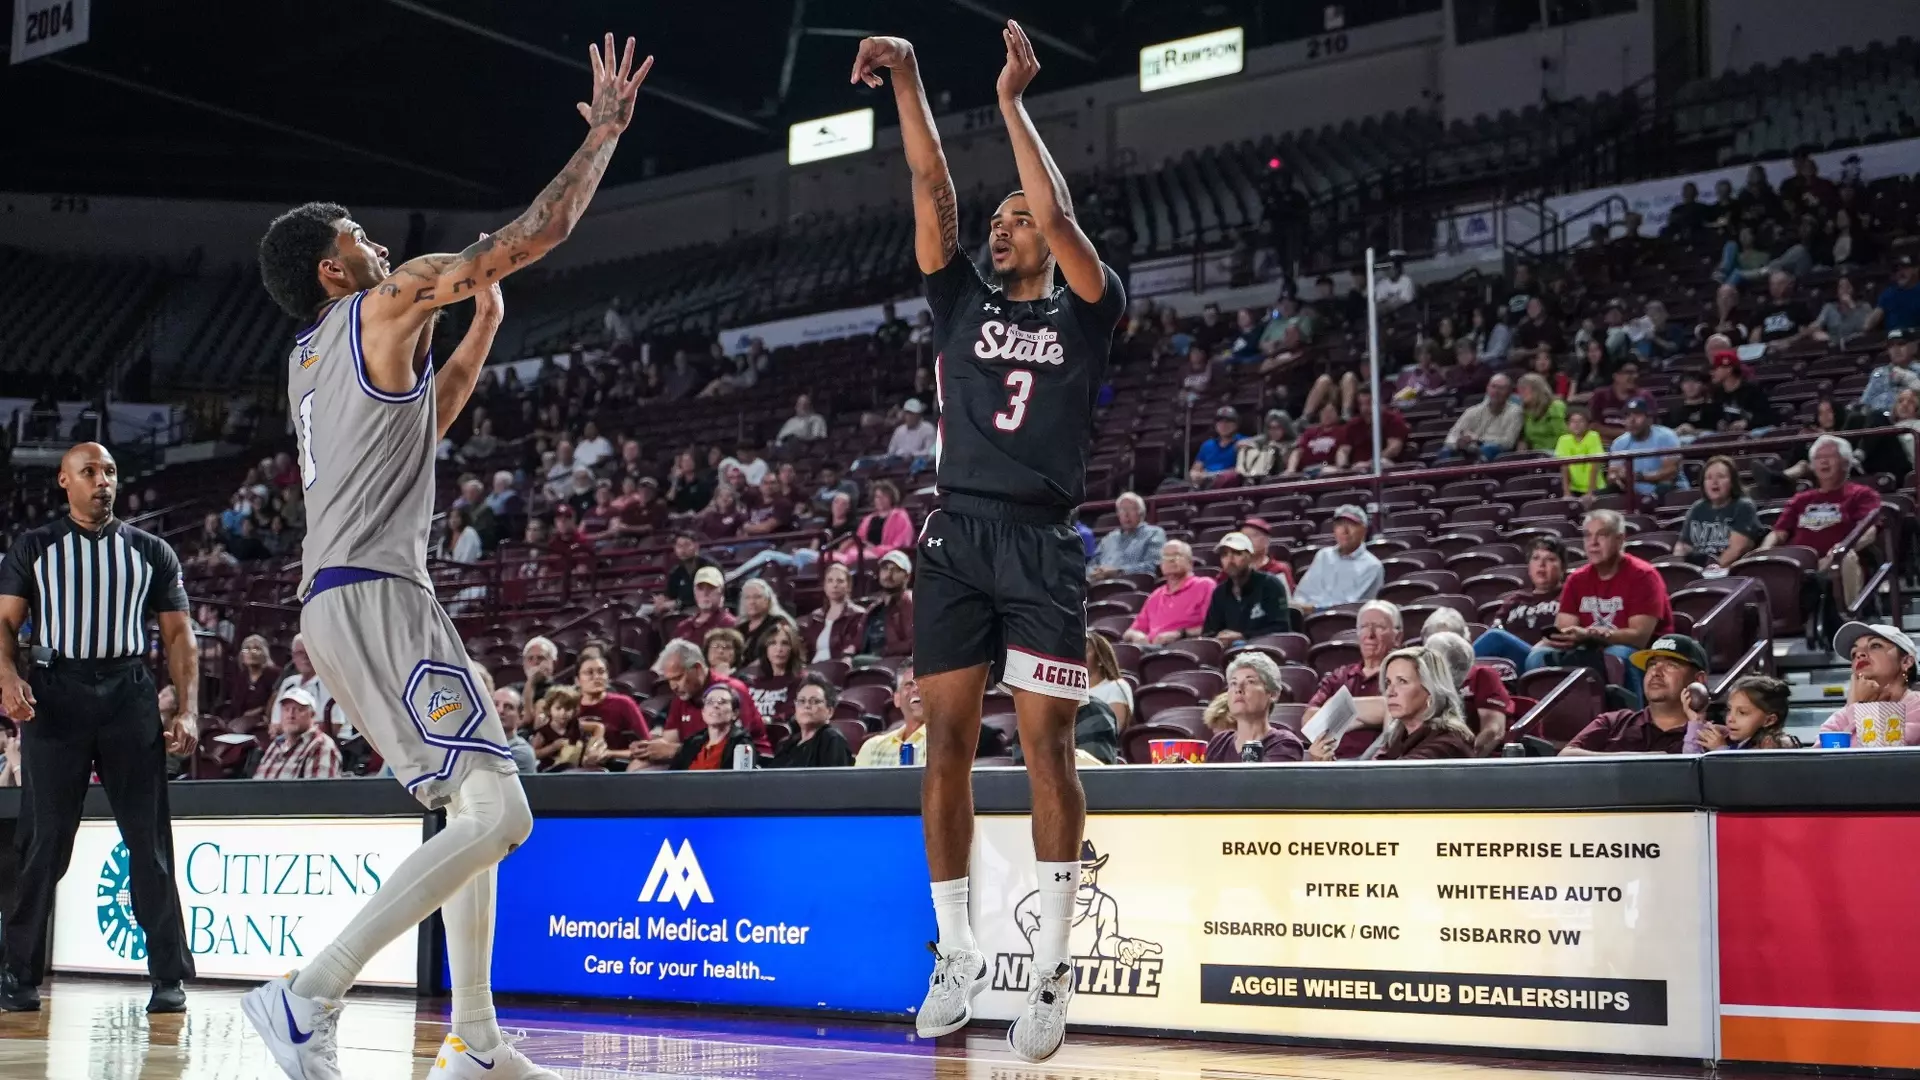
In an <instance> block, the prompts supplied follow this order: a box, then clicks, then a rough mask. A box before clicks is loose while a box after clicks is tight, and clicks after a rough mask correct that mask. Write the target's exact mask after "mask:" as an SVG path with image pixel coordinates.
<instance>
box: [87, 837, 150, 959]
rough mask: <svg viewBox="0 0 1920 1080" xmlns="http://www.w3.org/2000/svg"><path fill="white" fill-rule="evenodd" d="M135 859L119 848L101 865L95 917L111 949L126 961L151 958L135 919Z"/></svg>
mask: <svg viewBox="0 0 1920 1080" xmlns="http://www.w3.org/2000/svg"><path fill="white" fill-rule="evenodd" d="M132 863H133V856H132V855H130V854H128V853H127V845H126V844H124V843H120V844H115V845H114V846H113V850H112V851H110V852H108V853H107V861H106V862H104V863H101V864H100V880H99V881H97V882H95V883H94V887H93V889H94V917H95V919H96V920H97V921H98V922H99V925H100V936H101V937H102V938H103V939H105V940H106V943H107V948H108V949H110V950H112V951H113V955H115V956H118V957H120V958H121V959H122V960H145V959H146V958H147V932H146V931H145V930H142V929H140V924H139V923H138V922H136V921H134V918H133V873H132V870H131V869H130V867H131V865H132Z"/></svg>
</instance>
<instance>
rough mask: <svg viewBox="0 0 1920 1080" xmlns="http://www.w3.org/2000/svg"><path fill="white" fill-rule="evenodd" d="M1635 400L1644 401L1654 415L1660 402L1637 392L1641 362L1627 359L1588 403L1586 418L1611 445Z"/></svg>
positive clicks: (1639, 391)
mask: <svg viewBox="0 0 1920 1080" xmlns="http://www.w3.org/2000/svg"><path fill="white" fill-rule="evenodd" d="M1634 398H1641V399H1644V400H1645V401H1646V402H1647V403H1648V404H1649V405H1651V406H1653V410H1652V411H1653V413H1654V415H1658V414H1659V411H1660V406H1659V402H1658V401H1656V400H1654V396H1653V395H1652V394H1649V393H1647V392H1646V391H1645V390H1642V389H1640V361H1638V360H1636V359H1634V358H1633V357H1631V356H1628V357H1625V358H1623V359H1622V360H1621V361H1620V362H1619V363H1618V364H1616V365H1615V366H1614V369H1613V381H1612V382H1610V383H1608V384H1607V385H1605V386H1603V387H1601V388H1599V389H1598V390H1595V391H1594V392H1593V396H1592V397H1591V398H1589V399H1588V400H1587V415H1589V416H1591V417H1593V425H1594V427H1595V428H1597V429H1598V430H1599V432H1600V438H1601V439H1603V440H1605V441H1606V442H1608V443H1611V442H1612V441H1613V440H1614V439H1617V438H1619V437H1620V433H1621V432H1624V431H1626V430H1627V403H1628V402H1630V401H1632V400H1633V399H1634Z"/></svg>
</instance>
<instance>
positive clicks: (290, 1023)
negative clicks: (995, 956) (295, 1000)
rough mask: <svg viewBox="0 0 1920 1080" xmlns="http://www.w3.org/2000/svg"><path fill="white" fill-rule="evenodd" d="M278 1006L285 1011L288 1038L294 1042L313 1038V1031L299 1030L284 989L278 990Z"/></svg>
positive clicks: (302, 1041) (297, 1042)
mask: <svg viewBox="0 0 1920 1080" xmlns="http://www.w3.org/2000/svg"><path fill="white" fill-rule="evenodd" d="M280 1007H281V1008H282V1009H285V1010H286V1011H287V1035H288V1037H289V1038H291V1039H292V1040H293V1041H294V1042H295V1043H296V1044H299V1043H304V1042H306V1041H307V1040H308V1039H311V1038H313V1032H311V1031H301V1030H300V1025H299V1024H297V1023H295V1022H294V1019H293V1006H292V1004H290V1003H289V1002H288V1001H287V992H286V991H284V990H282V991H281V992H280Z"/></svg>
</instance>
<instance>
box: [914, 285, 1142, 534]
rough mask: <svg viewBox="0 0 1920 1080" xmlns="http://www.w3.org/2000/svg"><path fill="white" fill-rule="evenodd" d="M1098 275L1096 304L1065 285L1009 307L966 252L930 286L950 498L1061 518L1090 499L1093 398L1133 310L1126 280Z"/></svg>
mask: <svg viewBox="0 0 1920 1080" xmlns="http://www.w3.org/2000/svg"><path fill="white" fill-rule="evenodd" d="M1100 270H1101V273H1102V274H1104V275H1105V277H1106V290H1105V291H1104V292H1103V293H1102V294H1101V296H1100V302H1099V303H1097V304H1089V303H1087V302H1086V301H1084V300H1082V299H1080V298H1079V297H1078V296H1076V295H1074V292H1073V290H1072V289H1069V288H1066V287H1065V286H1055V287H1054V290H1053V292H1052V293H1051V294H1050V295H1048V296H1046V297H1045V298H1043V299H1040V300H1017V301H1016V300H1008V299H1007V298H1006V294H1005V293H1004V292H1002V291H1001V290H1000V288H999V287H998V286H995V285H989V284H987V283H986V282H985V281H984V280H982V279H981V277H980V272H979V270H977V269H976V268H975V267H974V265H973V260H972V259H969V258H968V257H967V256H966V253H965V252H961V251H956V252H954V255H953V258H952V259H951V260H949V261H948V263H947V265H946V266H944V267H942V268H941V269H939V270H937V271H935V272H934V273H931V274H928V275H927V306H928V307H929V308H931V309H932V312H933V329H934V342H935V344H936V345H937V347H938V349H939V352H938V354H937V356H936V357H935V359H934V384H935V386H936V388H937V392H938V393H939V395H940V430H939V438H938V441H936V442H935V443H934V456H935V460H936V461H937V463H938V465H937V478H938V483H939V487H940V490H941V491H943V492H946V491H953V492H960V493H963V494H967V495H978V496H981V497H983V498H989V499H999V500H1001V501H1003V502H1012V503H1022V504H1027V505H1036V506H1057V507H1060V508H1062V509H1063V510H1066V509H1071V508H1073V507H1076V506H1078V505H1080V503H1081V501H1082V500H1083V499H1085V497H1086V486H1087V452H1088V449H1089V444H1090V443H1091V442H1092V437H1093V403H1094V398H1095V396H1096V395H1097V394H1099V392H1100V385H1101V383H1102V382H1103V381H1105V379H1106V371H1107V354H1108V352H1109V350H1110V349H1111V348H1112V345H1113V331H1114V327H1115V326H1116V325H1117V324H1118V323H1119V321H1120V313H1121V312H1122V311H1125V310H1126V306H1127V297H1126V293H1125V291H1124V290H1123V289H1122V288H1121V286H1120V279H1119V278H1118V277H1117V276H1115V274H1114V272H1113V270H1112V269H1111V268H1110V267H1108V266H1106V265H1104V264H1102V266H1101V267H1100Z"/></svg>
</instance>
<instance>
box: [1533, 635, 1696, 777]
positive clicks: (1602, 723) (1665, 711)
mask: <svg viewBox="0 0 1920 1080" xmlns="http://www.w3.org/2000/svg"><path fill="white" fill-rule="evenodd" d="M1632 663H1633V666H1634V667H1635V668H1638V669H1640V670H1641V671H1643V672H1645V673H1646V674H1645V694H1646V702H1647V703H1646V707H1645V708H1642V709H1616V710H1614V711H1613V712H1604V713H1601V714H1600V715H1599V716H1596V717H1594V718H1593V723H1591V724H1588V725H1587V726H1586V727H1584V728H1582V729H1581V730H1580V734H1578V735H1575V736H1574V737H1573V741H1571V742H1569V743H1567V745H1566V747H1565V748H1564V749H1562V750H1561V751H1560V756H1561V757H1586V756H1592V755H1596V754H1677V753H1680V748H1681V746H1682V744H1684V743H1685V742H1686V738H1687V727H1688V725H1690V724H1697V723H1699V722H1700V720H1701V716H1702V714H1700V713H1697V712H1694V711H1693V710H1692V709H1691V708H1689V707H1688V703H1687V687H1689V686H1692V685H1693V684H1694V683H1696V682H1698V681H1700V679H1701V677H1702V676H1704V675H1705V674H1706V672H1707V651H1706V650H1705V649H1703V648H1701V647H1700V643H1699V642H1697V641H1695V640H1693V639H1692V638H1690V637H1687V636H1685V635H1684V634H1666V635H1663V636H1662V637H1660V638H1659V639H1658V640H1656V641H1655V642H1654V643H1653V646H1652V648H1648V649H1642V650H1640V651H1639V652H1636V653H1634V654H1633V660H1632Z"/></svg>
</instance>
